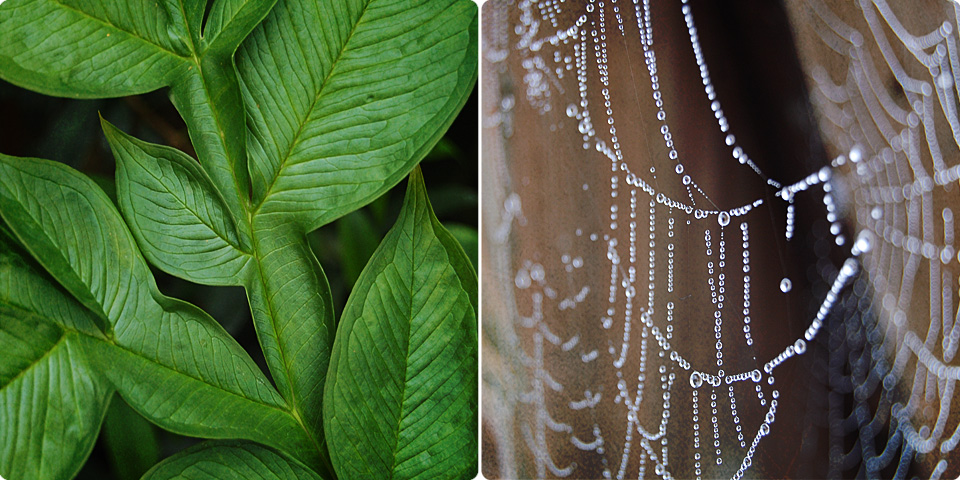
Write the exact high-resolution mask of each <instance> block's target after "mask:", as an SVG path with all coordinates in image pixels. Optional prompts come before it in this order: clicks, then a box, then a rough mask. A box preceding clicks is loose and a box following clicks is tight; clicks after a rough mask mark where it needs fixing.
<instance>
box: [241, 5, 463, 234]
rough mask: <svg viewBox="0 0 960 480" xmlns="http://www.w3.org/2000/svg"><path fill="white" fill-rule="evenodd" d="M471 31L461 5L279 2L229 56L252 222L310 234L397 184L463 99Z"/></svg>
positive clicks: (428, 146)
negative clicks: (290, 224)
mask: <svg viewBox="0 0 960 480" xmlns="http://www.w3.org/2000/svg"><path fill="white" fill-rule="evenodd" d="M476 23H477V6H476V4H474V3H473V2H471V1H469V0H420V1H411V2H395V1H392V0H347V1H343V0H339V1H338V0H321V1H318V2H295V1H280V2H278V3H277V5H276V6H275V7H274V9H273V10H272V11H271V12H270V14H269V15H268V16H267V18H266V19H265V20H264V21H263V22H262V23H261V24H260V26H259V27H257V29H256V30H254V32H253V33H252V34H251V35H250V37H248V38H247V40H246V41H244V43H243V45H241V47H240V49H239V50H238V51H237V68H238V69H239V72H240V78H241V87H242V91H243V96H244V100H245V102H244V103H245V105H246V107H247V118H248V120H247V123H248V125H249V137H248V143H249V148H248V152H249V154H250V175H251V184H252V187H253V197H254V204H255V205H259V213H260V215H264V216H274V215H277V214H282V215H280V217H281V218H283V219H285V220H286V221H290V219H295V221H296V222H297V223H298V224H299V225H301V226H302V227H303V228H304V229H306V230H308V231H309V230H313V229H316V228H318V227H320V226H321V225H323V224H325V223H328V222H330V221H332V220H334V219H336V218H338V217H340V216H342V215H343V214H345V213H347V212H350V211H352V210H355V209H356V208H358V207H360V206H362V205H364V204H366V203H368V202H370V201H371V200H373V199H374V198H376V197H378V196H379V195H380V194H382V193H383V192H384V191H386V190H387V189H388V188H390V187H391V186H393V185H395V184H396V183H397V182H398V181H400V179H402V178H403V176H404V175H406V173H407V172H409V171H410V169H412V168H413V166H414V165H416V163H417V162H418V161H419V160H420V159H421V158H422V157H423V156H424V155H426V153H427V152H428V151H429V150H430V149H431V148H432V147H433V145H434V144H435V143H436V142H437V140H439V139H440V137H441V135H442V134H443V132H444V131H445V130H446V128H447V127H448V126H449V125H450V123H451V122H452V121H453V118H454V116H455V115H456V113H457V112H458V111H459V110H460V107H462V106H463V104H464V102H466V100H467V97H468V96H469V94H470V90H471V88H472V87H473V84H474V82H475V79H476V69H477V57H476V55H477V53H476V52H477V47H476V45H477V28H476ZM273 221H275V222H280V221H281V220H279V219H276V220H273Z"/></svg>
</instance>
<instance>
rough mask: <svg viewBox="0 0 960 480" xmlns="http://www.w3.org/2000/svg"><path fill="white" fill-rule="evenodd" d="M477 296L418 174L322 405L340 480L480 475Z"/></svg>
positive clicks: (352, 316)
mask: <svg viewBox="0 0 960 480" xmlns="http://www.w3.org/2000/svg"><path fill="white" fill-rule="evenodd" d="M476 288H477V287H476V277H475V274H473V272H472V269H471V267H470V265H469V260H467V258H466V255H465V254H464V253H463V249H462V248H461V247H460V246H459V245H458V244H457V243H456V240H455V239H453V237H452V236H450V235H449V233H446V231H445V230H443V227H442V226H441V225H440V223H439V222H438V221H437V220H436V218H435V217H434V216H433V213H432V210H431V209H430V206H429V202H428V200H427V198H426V190H425V189H424V187H423V181H422V177H421V176H420V175H419V170H415V171H414V173H413V174H412V175H411V180H410V184H409V185H408V188H407V198H406V200H405V201H404V207H403V210H402V211H401V214H400V218H399V219H398V220H397V224H396V225H395V226H394V228H393V229H391V231H390V233H388V234H387V237H386V238H384V240H383V242H382V243H381V245H380V247H379V248H378V249H377V252H376V253H374V256H373V258H372V259H371V261H370V263H369V264H368V266H367V268H366V269H364V272H363V273H362V274H361V276H360V280H359V281H358V282H357V285H356V287H355V288H354V292H352V293H351V296H350V299H349V300H348V301H347V306H346V307H345V308H344V313H343V317H342V319H341V323H340V326H339V328H338V332H337V338H336V341H335V344H334V350H333V355H332V357H331V362H330V373H329V374H328V380H327V386H326V393H325V398H324V400H325V407H324V408H325V410H324V425H325V428H326V430H327V437H328V439H329V441H330V447H331V448H330V451H331V458H332V460H333V463H334V466H335V467H336V469H337V472H338V474H340V475H341V476H346V477H377V478H386V477H390V478H414V477H422V478H429V477H430V476H437V475H441V476H444V477H462V476H472V475H473V474H475V472H476V466H477V459H476V451H477V444H476V431H475V429H476V427H475V425H476V415H477V406H476V400H477V391H476V380H477V372H476V367H477V360H476V354H477V335H476V329H477V325H476V324H477V320H476ZM369 452H374V453H373V454H372V455H371V454H369Z"/></svg>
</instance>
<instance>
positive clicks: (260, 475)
mask: <svg viewBox="0 0 960 480" xmlns="http://www.w3.org/2000/svg"><path fill="white" fill-rule="evenodd" d="M221 478H247V479H250V480H297V479H305V480H320V478H321V477H320V476H319V475H317V474H316V473H314V472H313V471H311V470H310V469H309V468H307V467H306V466H304V465H303V464H301V463H300V462H298V461H296V460H294V459H292V458H290V457H288V456H286V455H284V454H283V453H281V452H277V451H275V450H272V449H270V448H267V447H262V446H259V445H255V444H251V443H246V442H235V441H219V442H217V441H214V442H204V443H201V444H199V445H195V446H193V447H190V448H188V449H186V450H184V451H182V452H180V453H178V454H176V455H174V456H172V457H170V458H168V459H166V460H164V461H162V462H160V463H159V464H157V465H156V466H155V467H154V468H153V469H151V470H150V471H149V472H147V473H146V474H145V475H144V476H143V480H172V479H193V480H202V479H210V480H216V479H221Z"/></svg>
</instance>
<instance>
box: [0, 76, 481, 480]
mask: <svg viewBox="0 0 960 480" xmlns="http://www.w3.org/2000/svg"><path fill="white" fill-rule="evenodd" d="M98 112H99V114H100V115H102V116H103V117H104V118H105V119H107V120H109V121H110V122H111V123H113V124H114V125H116V126H117V127H118V128H120V129H121V130H123V131H124V132H127V133H129V134H131V135H133V136H134V137H137V138H139V139H141V140H145V141H148V142H152V143H157V144H162V145H169V146H173V147H176V148H178V149H180V150H183V151H185V152H187V153H188V154H190V155H191V156H193V157H194V158H195V157H196V154H195V153H194V151H193V147H192V146H191V144H190V139H189V137H188V135H187V130H186V126H185V125H184V123H183V120H181V118H180V116H179V114H178V113H177V111H176V110H175V109H174V108H173V106H172V105H171V104H170V101H169V100H168V99H167V94H166V91H157V92H153V93H150V94H146V95H139V96H132V97H124V98H118V99H106V100H72V99H65V98H54V97H46V96H43V95H39V94H36V93H33V92H29V91H26V90H23V89H20V88H17V87H16V86H13V85H11V84H9V83H6V82H3V81H0V152H2V153H4V154H7V155H14V156H20V157H39V158H47V159H51V160H56V161H59V162H62V163H65V164H67V165H70V166H72V167H73V168H76V169H78V170H80V171H82V172H84V173H85V174H87V175H88V176H90V177H91V178H92V179H94V180H95V181H96V182H97V183H98V184H99V185H100V186H101V188H103V189H104V191H106V192H107V194H108V195H110V196H111V197H114V180H113V179H114V169H115V162H114V159H113V155H112V154H111V152H110V148H109V146H108V145H107V141H106V139H105V138H104V136H103V133H102V131H101V130H100V122H99V121H98V118H97V114H98ZM477 151H478V145H477V92H476V89H474V91H473V93H472V94H471V96H470V99H469V100H468V101H467V105H466V106H465V107H464V109H463V110H462V111H461V112H460V114H459V116H458V117H457V118H456V120H455V121H454V123H453V125H452V126H451V128H450V130H449V131H448V132H447V134H446V135H445V136H444V137H443V139H441V141H440V142H439V143H438V144H437V146H436V147H434V149H433V150H432V151H431V152H430V154H428V155H427V157H426V158H425V159H424V161H423V163H422V169H423V175H424V178H425V180H426V184H427V189H428V191H429V195H430V200H431V202H432V203H433V207H434V210H435V211H436V214H437V217H438V218H439V219H440V221H441V222H442V223H443V224H444V226H446V227H447V228H448V229H449V230H450V232H451V233H452V234H453V235H454V236H455V237H456V238H457V239H458V240H460V242H461V244H462V245H463V246H464V249H465V250H466V252H467V255H468V257H470V259H471V261H472V262H473V264H474V266H476V265H477V183H478V170H477ZM404 188H405V182H401V183H400V184H399V185H398V186H396V187H394V188H393V189H391V190H390V191H388V192H387V193H386V194H384V195H383V196H382V197H380V198H378V199H377V200H375V201H374V202H373V203H371V204H370V205H368V206H367V207H364V208H362V209H360V210H358V211H355V212H352V213H350V214H348V215H346V216H344V217H343V218H340V219H338V220H336V221H334V222H332V223H330V224H328V225H326V226H324V227H322V228H320V229H319V230H317V231H316V232H313V233H311V234H310V235H311V238H310V242H311V245H312V247H313V251H314V253H315V255H316V256H317V259H318V260H319V261H320V264H321V265H322V266H323V269H324V272H325V273H326V275H327V278H328V279H329V281H330V287H331V293H332V295H333V300H334V308H335V311H336V314H337V318H338V319H339V315H340V312H341V311H342V310H343V306H344V304H345V303H346V300H347V296H348V295H349V293H350V290H351V288H352V287H353V284H354V283H355V282H356V280H357V277H358V276H359V275H360V271H361V270H362V269H363V266H364V265H366V262H367V260H368V259H369V258H370V256H371V255H372V254H373V252H374V250H375V249H376V248H377V246H378V245H379V244H380V240H381V239H382V238H383V236H384V235H385V234H386V232H387V231H388V230H389V229H390V227H391V226H392V225H393V223H394V221H395V220H396V218H397V215H398V213H399V211H400V206H401V204H402V201H403V195H404ZM153 272H154V275H155V276H156V278H157V286H158V287H159V289H160V291H161V292H163V293H164V294H165V295H168V296H172V297H176V298H179V299H182V300H185V301H187V302H190V303H192V304H194V305H197V306H199V307H200V308H202V309H203V310H205V311H206V312H208V313H209V314H210V315H212V316H213V317H214V318H215V319H217V321H219V322H220V323H221V324H222V325H223V326H224V328H226V329H227V331H228V332H230V334H231V335H233V336H234V337H235V338H236V339H237V341H239V342H240V344H241V345H242V346H243V347H244V348H245V349H246V350H247V351H248V352H250V354H251V355H252V356H253V358H254V360H256V361H257V363H258V364H259V365H260V367H261V369H262V370H263V371H264V373H265V374H266V373H267V368H266V364H265V362H264V359H263V354H262V352H261V351H260V348H259V345H258V343H257V337H256V333H255V332H254V329H253V322H252V320H251V316H250V308H249V305H248V303H247V300H246V296H245V294H244V291H243V288H242V287H210V286H204V285H197V284H193V283H190V282H187V281H184V280H181V279H179V278H176V277H173V276H171V275H168V274H166V273H164V272H161V271H159V270H157V269H153ZM197 441H198V440H196V439H191V438H187V437H182V436H179V435H174V434H172V433H169V432H166V431H163V430H161V429H159V428H157V427H155V426H153V425H151V424H150V423H148V422H147V421H146V420H145V419H143V418H142V417H140V416H139V415H138V414H137V413H136V412H134V411H133V410H132V409H131V408H130V407H128V406H127V405H126V404H125V403H124V402H123V400H122V399H121V398H120V397H119V396H115V397H114V400H113V402H112V404H111V406H110V409H109V411H108V412H107V417H106V420H105V421H104V424H103V427H102V430H101V435H100V438H99V439H98V441H97V444H96V446H95V447H94V450H93V452H92V453H91V455H90V459H89V460H88V461H87V463H86V465H85V466H84V468H83V470H81V472H80V474H79V475H78V477H77V478H79V479H98V480H99V479H119V480H126V479H137V478H140V475H142V474H143V473H144V472H145V471H146V470H147V469H149V468H150V467H151V466H153V464H154V463H156V462H157V461H159V460H161V459H162V458H165V457H167V456H170V455H172V454H174V453H176V452H177V451H179V450H181V449H183V448H185V447H187V446H190V445H192V444H194V443H196V442H197Z"/></svg>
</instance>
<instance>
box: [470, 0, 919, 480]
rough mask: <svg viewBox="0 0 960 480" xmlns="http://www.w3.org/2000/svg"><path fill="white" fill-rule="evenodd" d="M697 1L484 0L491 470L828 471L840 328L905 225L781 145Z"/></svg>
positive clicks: (607, 473) (833, 173)
mask: <svg viewBox="0 0 960 480" xmlns="http://www.w3.org/2000/svg"><path fill="white" fill-rule="evenodd" d="M696 8H699V7H692V6H689V5H687V4H686V2H680V1H677V2H657V3H656V4H654V3H653V2H650V1H642V0H638V1H636V2H630V1H623V0H620V1H612V0H604V1H600V0H595V1H584V2H570V1H559V0H546V1H540V2H530V1H522V0H521V1H518V2H515V3H514V2H507V1H501V2H493V1H491V2H488V3H487V4H485V6H484V9H483V25H484V27H483V30H484V39H483V41H484V44H483V62H484V65H483V69H484V75H483V78H482V89H483V119H482V121H483V128H484V161H483V167H482V168H483V169H484V180H485V185H484V195H483V202H484V205H483V214H484V249H485V250H484V255H483V262H484V267H483V271H484V279H483V289H484V292H483V299H484V300H483V301H484V305H483V315H482V318H483V322H484V330H483V331H484V337H483V342H484V343H483V352H484V353H483V364H484V366H483V368H484V375H483V377H484V385H483V418H484V420H483V422H484V454H483V455H484V474H485V475H486V476H488V477H496V476H502V477H504V478H518V477H523V478H527V477H534V478H546V477H551V478H561V477H571V478H637V477H661V478H674V477H675V478H698V479H700V478H717V477H729V478H741V477H743V476H744V475H746V474H748V472H749V475H761V476H769V477H784V476H795V477H796V476H799V477H823V476H824V475H826V474H827V473H829V472H828V471H827V470H826V469H827V468H828V467H827V465H826V464H825V463H822V462H821V463H817V462H813V461H811V459H817V458H825V457H827V456H828V455H829V453H828V448H827V447H828V446H829V444H828V443H826V442H822V441H820V440H821V439H823V438H833V437H830V435H829V434H830V429H831V428H832V427H831V426H829V425H828V424H827V422H828V420H829V413H830V412H832V410H829V408H828V406H829V405H828V404H829V401H830V399H832V398H833V397H832V396H831V390H830V388H831V383H830V382H829V378H830V377H829V375H830V372H831V371H832V370H831V368H833V367H834V365H833V364H832V363H831V361H832V360H833V357H831V356H830V354H829V353H828V350H829V346H830V345H829V340H830V338H832V336H833V335H834V334H835V331H836V330H837V328H840V327H837V326H836V324H837V323H840V324H841V326H842V325H844V324H843V323H842V322H840V321H839V320H837V319H836V318H835V316H836V315H835V314H836V312H838V311H842V310H844V308H845V307H846V306H848V304H849V303H850V300H849V298H851V297H850V292H851V290H852V285H854V284H857V283H858V282H859V283H860V284H862V283H863V282H865V281H866V280H864V279H863V278H864V277H863V276H862V274H861V273H862V271H863V267H864V263H863V260H862V259H863V258H864V255H867V254H868V253H869V252H873V251H874V250H873V247H874V245H876V244H877V243H878V242H879V241H880V239H881V238H882V236H878V235H876V234H874V233H871V232H870V231H869V229H864V228H859V225H858V228H854V229H851V228H850V227H849V226H847V225H846V224H845V223H844V215H845V213H846V211H847V210H845V209H846V208H848V204H847V203H845V202H846V198H847V197H846V195H847V190H845V188H846V184H845V183H839V182H838V178H839V177H838V176H837V172H843V169H842V168H840V166H839V165H833V166H830V165H828V164H827V163H828V162H827V161H826V160H822V161H820V162H821V163H820V164H819V165H817V161H815V160H809V161H806V162H802V163H801V162H798V163H797V164H796V165H788V166H786V167H784V166H783V165H782V164H783V163H785V160H786V159H790V158H792V157H791V156H790V155H789V154H787V153H783V152H780V156H779V157H774V155H773V154H772V153H771V150H770V149H769V148H763V147H762V143H763V142H761V141H760V139H758V137H759V134H755V133H752V132H751V130H752V128H751V127H752V125H751V124H750V123H749V122H747V121H746V120H745V119H748V118H749V115H748V114H747V113H746V112H745V108H744V107H743V106H742V105H744V104H745V103H747V102H746V100H745V98H744V94H743V92H738V91H737V90H736V89H735V88H731V85H732V84H731V81H730V80H729V79H730V77H731V75H730V74H729V71H727V73H725V74H721V75H720V76H718V77H717V78H716V79H715V78H714V76H713V75H714V73H715V72H713V71H711V70H710V68H709V66H710V65H712V64H711V58H717V57H716V55H717V50H716V49H711V46H710V45H709V43H708V42H705V41H703V40H702V39H701V33H700V31H699V30H698V23H697V21H698V20H699V21H703V20H704V19H705V18H708V17H696V18H695V15H696V13H697V12H696V11H695V10H696ZM708 23H709V24H710V25H711V27H710V28H715V27H716V22H712V23H710V22H709V20H708ZM704 35H709V36H711V37H710V38H714V37H716V32H715V31H713V32H712V33H711V32H707V33H705V34H704ZM922 41H926V40H922ZM922 41H921V43H922ZM721 70H723V69H722V68H721ZM727 70H729V68H727ZM721 78H723V80H721ZM865 86H866V87H867V88H870V87H869V85H868V84H865ZM830 94H832V95H835V96H838V97H839V96H841V94H842V92H833V91H831V92H830ZM864 108H875V106H870V107H864ZM876 108H883V107H882V105H881V106H879V107H876ZM890 108H892V106H891V107H890ZM725 109H729V111H727V110H725ZM839 115H840V116H841V117H842V115H843V114H842V113H841V114H839ZM848 123H849V122H848ZM784 128H786V127H784ZM876 136H877V141H880V139H883V138H885V137H883V135H882V134H879V133H878V134H876ZM811 155H812V154H811ZM821 157H822V155H821V156H820V157H818V158H821ZM822 158H825V157H822ZM808 240H809V242H808ZM813 244H816V247H815V248H814V247H812V245H813ZM863 294H864V295H866V293H863ZM854 303H855V302H854ZM828 336H829V338H828ZM840 368H841V370H842V366H841V367H840ZM841 404H842V401H841ZM847 423H849V422H847Z"/></svg>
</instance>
